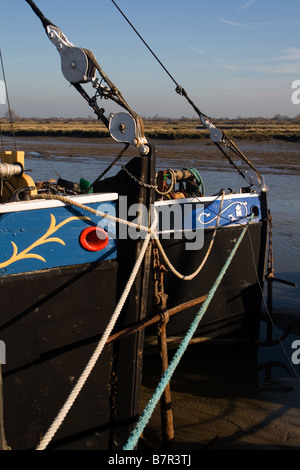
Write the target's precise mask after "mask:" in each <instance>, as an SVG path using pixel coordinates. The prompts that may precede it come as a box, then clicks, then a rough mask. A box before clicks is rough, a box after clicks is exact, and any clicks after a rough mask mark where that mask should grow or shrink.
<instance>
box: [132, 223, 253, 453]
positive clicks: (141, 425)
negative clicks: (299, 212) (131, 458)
mask: <svg viewBox="0 0 300 470" xmlns="http://www.w3.org/2000/svg"><path fill="white" fill-rule="evenodd" d="M251 218H252V217H251ZM251 218H250V221H249V223H250V222H251ZM249 223H248V224H247V225H246V226H245V227H244V229H243V231H242V233H241V235H240V237H239V239H238V240H237V242H236V244H235V246H234V248H233V250H232V251H231V253H230V255H229V257H228V259H227V261H226V263H225V264H224V266H223V268H222V270H221V271H220V274H219V276H218V278H217V280H216V282H215V283H214V285H213V287H212V289H211V290H210V292H209V294H208V295H207V298H206V300H205V302H204V303H203V305H202V307H201V309H200V310H199V311H198V313H197V315H196V317H195V319H194V320H193V322H192V324H191V326H190V328H189V330H188V332H187V334H186V336H185V337H184V339H183V341H182V342H181V344H180V346H179V348H178V349H177V351H176V353H175V355H174V357H173V359H172V361H171V362H170V364H169V367H168V369H167V370H166V371H165V373H164V375H163V376H162V378H161V379H160V382H159V384H158V386H157V388H156V390H155V392H154V394H153V396H152V398H151V399H150V400H149V402H148V404H147V406H146V408H145V409H144V411H143V413H142V414H141V416H140V418H139V420H138V422H137V424H136V427H135V429H134V430H133V431H132V433H131V435H130V436H129V439H128V441H127V443H126V444H125V446H124V447H123V450H132V449H133V448H134V447H135V446H136V444H137V442H138V440H139V437H140V435H141V434H142V432H143V430H144V429H145V427H146V425H147V423H148V421H149V419H150V418H151V416H152V413H153V411H154V409H155V407H156V405H157V403H158V401H159V400H160V398H161V396H162V394H163V392H164V390H165V388H166V386H167V384H168V383H169V382H170V380H171V377H172V375H173V373H174V371H175V369H176V367H177V365H178V364H179V362H180V359H181V358H182V356H183V354H184V352H185V350H186V349H187V347H188V344H189V342H190V340H191V339H192V337H193V335H194V333H195V331H196V330H197V328H198V325H199V323H200V321H201V319H202V318H203V316H204V314H205V312H206V310H207V308H208V306H209V304H210V302H211V300H212V299H213V296H214V294H215V292H216V290H217V288H218V287H219V285H220V283H221V281H222V279H223V277H224V275H225V273H226V271H227V269H228V267H229V265H230V263H231V261H232V259H233V257H234V255H235V253H236V252H237V250H238V248H239V246H240V244H241V242H242V240H243V238H244V236H245V234H246V231H247V229H248V226H249Z"/></svg>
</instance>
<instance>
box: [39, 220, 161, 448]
mask: <svg viewBox="0 0 300 470" xmlns="http://www.w3.org/2000/svg"><path fill="white" fill-rule="evenodd" d="M157 222H158V218H157V216H156V214H155V218H154V222H153V224H152V226H151V228H150V232H149V233H148V234H147V237H146V238H145V240H144V242H143V245H142V248H141V251H140V253H139V256H138V258H137V260H136V263H135V265H134V268H133V270H132V273H131V274H130V277H129V279H128V281H127V284H126V286H125V289H124V291H123V293H122V295H121V297H120V300H119V302H118V305H117V306H116V309H115V311H114V313H113V315H112V317H111V320H110V322H109V324H108V325H107V328H106V330H105V332H104V333H103V335H102V338H101V340H100V341H99V343H98V346H97V347H96V349H95V351H94V353H93V355H92V356H91V358H90V360H89V362H88V364H87V366H86V367H85V369H84V371H83V372H82V374H81V376H80V377H79V379H78V381H77V383H76V385H75V387H74V389H73V390H72V392H71V393H70V395H69V397H68V399H67V401H66V403H65V404H64V406H63V407H62V409H61V410H60V412H59V413H58V415H57V417H56V418H55V420H54V421H53V423H52V425H51V426H50V428H49V430H48V432H47V433H46V434H45V435H44V437H43V439H42V440H41V442H40V444H39V445H38V447H37V448H36V450H45V448H46V447H47V446H48V444H49V443H50V442H51V440H52V438H53V437H54V435H55V434H56V432H57V430H58V429H59V428H60V426H61V424H62V423H63V421H64V419H65V417H66V416H67V414H68V412H69V411H70V409H71V407H72V406H73V404H74V402H75V400H76V398H77V397H78V395H79V393H80V391H81V390H82V388H83V386H84V384H85V382H86V381H87V379H88V377H89V375H90V374H91V372H92V370H93V368H94V367H95V365H96V362H97V360H98V358H99V356H100V355H101V353H102V351H103V349H104V346H105V344H106V342H107V339H108V337H109V336H110V334H111V332H112V330H113V328H114V326H115V324H116V321H117V319H118V317H119V315H120V313H121V311H122V308H123V306H124V304H125V302H126V299H127V297H128V295H129V293H130V290H131V287H132V285H133V283H134V280H135V278H136V276H137V274H138V271H139V269H140V266H141V264H142V261H143V259H144V256H145V253H146V250H147V247H148V244H149V241H150V238H151V232H152V231H153V230H154V229H155V227H156V225H157Z"/></svg>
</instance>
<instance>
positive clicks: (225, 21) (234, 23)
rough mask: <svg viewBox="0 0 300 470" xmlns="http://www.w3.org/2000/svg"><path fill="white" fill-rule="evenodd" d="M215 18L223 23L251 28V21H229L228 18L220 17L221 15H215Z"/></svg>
mask: <svg viewBox="0 0 300 470" xmlns="http://www.w3.org/2000/svg"><path fill="white" fill-rule="evenodd" d="M217 20H218V21H219V22H220V23H225V24H229V25H231V26H236V27H238V28H244V29H251V23H237V22H235V21H229V20H226V19H225V18H221V17H219V16H218V17H217Z"/></svg>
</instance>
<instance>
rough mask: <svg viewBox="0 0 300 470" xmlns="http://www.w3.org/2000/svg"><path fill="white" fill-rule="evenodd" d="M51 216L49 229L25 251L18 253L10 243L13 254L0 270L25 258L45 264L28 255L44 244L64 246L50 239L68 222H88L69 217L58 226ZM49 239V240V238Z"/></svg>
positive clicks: (54, 238) (59, 239) (32, 255)
mask: <svg viewBox="0 0 300 470" xmlns="http://www.w3.org/2000/svg"><path fill="white" fill-rule="evenodd" d="M50 216H51V222H50V227H49V228H48V230H47V232H46V233H45V234H44V235H43V236H42V237H40V238H39V239H38V240H36V241H35V242H34V243H32V245H30V246H29V247H28V248H26V249H25V250H23V251H21V252H20V253H18V247H17V245H16V244H15V243H14V242H11V244H12V246H13V254H12V256H11V257H10V258H9V260H7V261H5V262H3V263H0V268H5V267H6V266H9V265H10V264H13V263H15V262H16V261H20V260H21V259H26V258H36V259H39V260H41V261H44V262H45V263H46V260H45V258H43V257H42V256H40V255H37V254H36V253H30V251H31V250H33V249H34V248H36V247H38V246H40V245H44V244H45V243H60V244H61V245H65V242H64V241H63V240H62V239H61V238H58V237H51V235H53V234H54V233H55V232H57V231H58V230H59V229H60V228H61V227H63V226H64V225H66V224H68V223H69V222H72V221H73V220H78V219H80V220H90V219H89V217H69V218H68V219H66V220H64V221H63V222H61V223H60V224H58V225H56V219H55V217H54V215H53V214H50ZM49 237H51V238H49Z"/></svg>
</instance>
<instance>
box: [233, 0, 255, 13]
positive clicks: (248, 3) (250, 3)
mask: <svg viewBox="0 0 300 470" xmlns="http://www.w3.org/2000/svg"><path fill="white" fill-rule="evenodd" d="M254 2H255V0H250V1H249V2H247V3H244V5H242V6H241V7H240V8H238V9H237V12H238V13H239V12H241V11H243V10H246V8H249V7H250V6H251V5H253V3H254Z"/></svg>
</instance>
